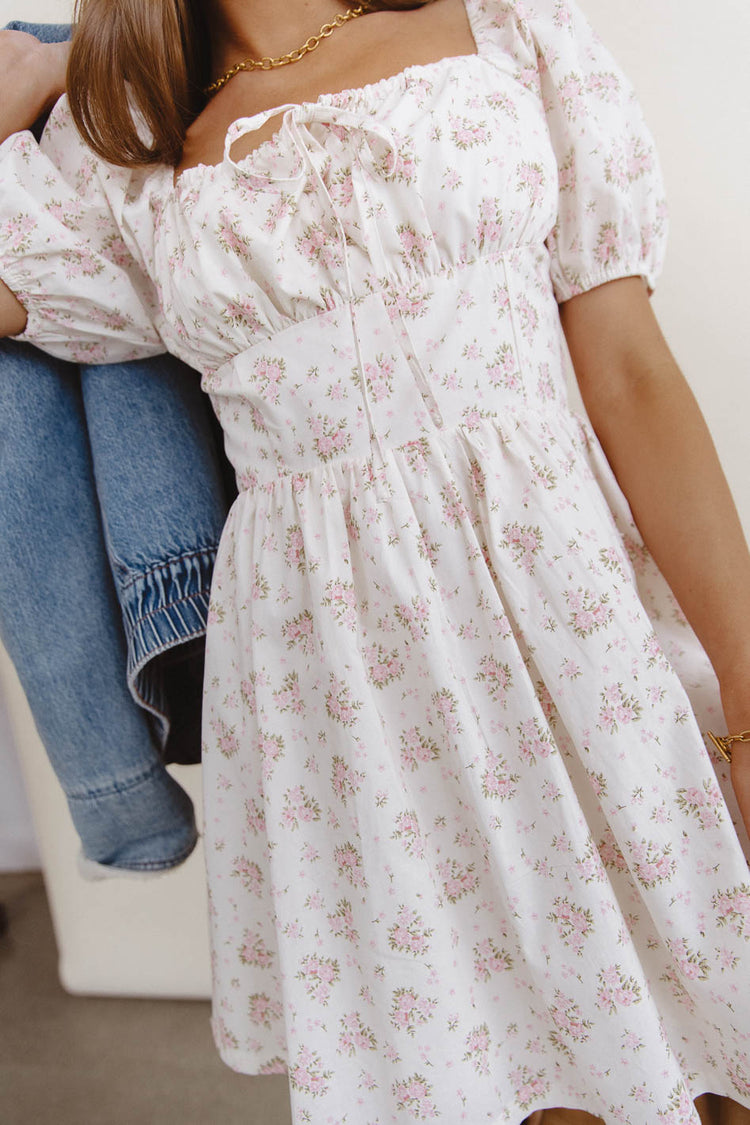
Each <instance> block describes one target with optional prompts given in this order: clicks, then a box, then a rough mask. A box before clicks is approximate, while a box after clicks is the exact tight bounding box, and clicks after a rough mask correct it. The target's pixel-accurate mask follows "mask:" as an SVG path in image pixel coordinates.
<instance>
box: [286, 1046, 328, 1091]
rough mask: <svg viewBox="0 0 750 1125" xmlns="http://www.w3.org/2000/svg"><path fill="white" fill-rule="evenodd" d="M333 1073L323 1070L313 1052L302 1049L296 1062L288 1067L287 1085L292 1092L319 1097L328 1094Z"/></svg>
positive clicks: (317, 1056) (318, 1056) (308, 1049)
mask: <svg viewBox="0 0 750 1125" xmlns="http://www.w3.org/2000/svg"><path fill="white" fill-rule="evenodd" d="M332 1077H333V1071H330V1070H323V1062H322V1060H321V1058H320V1055H318V1054H317V1053H316V1052H315V1051H312V1050H311V1049H310V1048H309V1047H303V1048H302V1049H301V1051H300V1052H299V1054H298V1055H297V1059H296V1061H295V1062H294V1063H293V1064H292V1066H290V1067H289V1084H290V1086H291V1087H292V1089H293V1090H299V1091H300V1092H301V1093H305V1094H310V1095H311V1096H312V1097H314V1098H315V1097H321V1096H322V1095H323V1094H326V1093H328V1089H329V1080H330V1079H331V1078H332Z"/></svg>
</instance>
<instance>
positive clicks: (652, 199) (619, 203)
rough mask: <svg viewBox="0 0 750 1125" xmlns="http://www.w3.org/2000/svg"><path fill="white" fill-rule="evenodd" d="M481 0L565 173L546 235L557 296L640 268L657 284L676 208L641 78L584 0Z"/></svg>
mask: <svg viewBox="0 0 750 1125" xmlns="http://www.w3.org/2000/svg"><path fill="white" fill-rule="evenodd" d="M478 3H479V5H480V9H481V17H480V21H479V26H480V33H483V34H484V35H485V36H486V38H487V39H490V38H492V37H494V40H495V42H496V43H500V42H501V43H502V44H503V46H504V48H505V49H506V50H510V51H511V53H512V54H513V55H514V56H515V60H516V62H517V65H518V74H519V78H520V80H521V81H522V82H524V84H526V85H531V86H532V87H535V88H536V90H537V92H538V95H539V97H540V98H541V100H542V104H543V107H544V112H545V115H546V119H547V125H548V129H549V136H550V140H551V143H552V147H553V149H554V153H555V157H556V160H557V167H558V180H559V183H558V212H557V219H556V221H555V225H554V228H553V229H552V231H551V232H550V234H549V236H548V239H547V246H548V248H549V250H550V253H551V259H552V265H551V273H552V282H553V286H554V290H555V295H556V297H557V300H558V301H559V302H562V301H566V300H568V299H569V298H570V297H573V296H575V295H576V294H578V293H583V292H585V291H586V290H588V289H593V288H594V287H595V286H597V285H602V284H603V283H605V282H607V281H614V280H616V279H617V278H621V277H629V276H634V275H641V276H642V277H643V278H644V279H645V280H646V283H647V285H648V288H649V292H651V291H653V289H654V286H655V284H656V279H657V277H658V275H659V273H660V272H661V268H662V265H663V261H664V254H665V249H666V235H667V207H666V200H665V194H664V187H663V182H662V176H661V170H660V167H659V160H658V156H657V153H656V148H655V145H654V141H653V138H652V136H651V133H650V131H649V129H648V127H647V126H646V123H645V121H644V117H643V112H642V109H641V106H640V104H639V102H638V99H637V96H636V94H635V91H634V89H633V86H632V85H631V83H630V82H629V81H628V79H627V78H626V76H625V75H624V74H623V72H622V70H621V69H620V67H619V66H618V64H617V63H616V62H615V60H614V59H613V57H612V55H611V54H610V53H609V51H608V50H607V48H606V47H605V46H604V44H603V43H602V41H601V39H600V38H599V36H598V35H597V33H596V32H595V31H594V29H593V28H592V27H591V25H590V23H589V22H588V20H587V18H586V17H585V15H584V14H583V12H582V11H581V9H580V8H579V7H578V5H577V4H576V3H575V0H478Z"/></svg>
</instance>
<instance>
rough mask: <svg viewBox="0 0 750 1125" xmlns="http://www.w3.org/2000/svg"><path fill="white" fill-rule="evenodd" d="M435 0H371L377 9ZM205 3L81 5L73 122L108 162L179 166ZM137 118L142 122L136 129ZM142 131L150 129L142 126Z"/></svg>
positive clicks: (203, 44)
mask: <svg viewBox="0 0 750 1125" xmlns="http://www.w3.org/2000/svg"><path fill="white" fill-rule="evenodd" d="M430 2H431V0H373V2H372V3H371V4H370V5H369V6H370V7H371V8H372V9H373V10H393V11H399V10H404V9H408V8H421V7H422V6H423V5H425V4H429V3H430ZM204 5H205V0H76V10H75V29H74V33H73V42H72V46H71V51H70V59H69V62H68V94H69V98H70V107H71V112H72V114H73V119H74V121H75V123H76V125H77V127H78V130H79V132H80V133H81V135H82V136H83V138H84V140H85V141H86V142H87V144H89V145H90V147H91V148H92V149H93V150H94V152H96V153H98V154H99V156H101V157H103V158H104V159H105V160H107V161H109V162H110V163H111V164H122V165H125V166H130V165H135V164H157V163H167V164H176V163H177V162H178V160H179V158H180V155H181V153H182V146H183V144H184V140H185V132H186V130H187V127H188V125H190V123H191V121H193V120H194V119H195V118H196V117H197V116H198V114H199V113H200V111H201V109H202V108H203V106H204V105H205V101H206V98H205V94H204V93H203V89H204V87H205V86H207V85H208V83H209V82H210V80H211V57H210V36H209V31H208V25H207V23H206V19H205V13H204ZM139 118H140V122H141V123H140V124H139ZM144 126H145V129H144Z"/></svg>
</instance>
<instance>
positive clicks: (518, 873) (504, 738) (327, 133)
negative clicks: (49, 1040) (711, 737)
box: [0, 0, 750, 1125]
mask: <svg viewBox="0 0 750 1125" xmlns="http://www.w3.org/2000/svg"><path fill="white" fill-rule="evenodd" d="M466 9H467V14H468V17H469V20H470V22H471V27H472V30H473V33H474V38H475V40H476V48H477V52H476V54H471V55H467V56H464V57H459V58H455V59H446V60H441V61H439V62H436V63H430V64H427V65H420V66H415V67H408V68H407V69H406V70H405V71H404V72H402V73H401V74H397V75H394V76H392V77H390V78H387V79H384V80H382V81H381V82H376V83H374V84H372V85H370V86H367V87H364V88H362V89H359V90H357V89H354V90H349V91H344V92H342V93H340V94H335V95H323V96H322V97H320V98H319V99H318V100H317V101H316V102H314V103H304V104H302V105H297V106H285V107H277V108H276V109H275V110H274V112H275V113H276V115H277V116H278V117H279V119H280V124H279V128H278V131H277V133H276V135H275V136H274V137H273V138H272V139H271V140H269V141H266V142H264V143H263V144H261V145H260V147H259V148H257V149H256V150H255V151H254V152H252V153H251V154H250V156H248V157H246V158H244V159H243V160H241V161H239V162H235V161H233V159H232V158H231V155H228V156H227V157H226V158H225V159H224V160H223V161H222V162H221V163H220V164H219V165H217V166H216V167H215V168H205V167H200V168H195V169H189V170H188V171H187V172H185V173H183V174H182V175H181V176H180V177H179V179H178V181H177V183H176V184H175V183H174V174H173V170H172V169H171V168H151V169H134V170H133V169H131V170H126V169H119V168H113V167H108V166H106V165H103V164H102V163H101V162H100V161H98V160H97V159H96V158H95V157H94V156H93V155H92V154H91V153H89V152H88V151H87V150H86V149H85V148H84V147H83V145H82V143H81V141H80V139H79V138H78V136H77V134H76V132H75V129H74V127H73V125H72V122H71V119H70V114H69V110H68V108H67V105H66V102H65V100H64V99H63V101H61V103H60V104H59V105H58V107H57V109H56V110H55V112H54V114H53V117H52V119H51V123H50V125H49V127H48V129H47V131H46V134H45V137H44V139H43V142H42V146H41V147H38V146H37V145H36V143H35V142H34V141H33V139H32V137H31V136H30V134H20V135H18V136H17V137H14V138H11V139H10V140H9V141H7V142H6V143H5V145H3V146H2V149H1V150H0V188H1V189H2V190H0V270H1V271H2V274H3V277H4V278H5V280H6V281H7V282H8V284H10V286H11V288H13V289H14V290H15V291H16V292H17V293H18V294H19V296H20V297H21V299H22V300H23V301H24V303H25V304H26V305H27V308H28V312H29V322H28V329H27V333H26V336H27V337H28V338H29V339H31V340H33V341H34V342H37V343H39V344H40V345H41V346H43V347H44V348H46V349H47V350H49V351H51V352H52V353H53V354H56V355H61V356H64V357H65V358H68V359H75V360H81V361H83V362H102V361H105V360H106V361H115V360H118V359H124V358H129V357H131V356H134V355H148V354H153V353H156V352H159V351H162V350H163V349H164V348H165V347H166V348H168V349H169V350H172V351H174V352H175V353H176V354H178V355H180V356H182V358H184V359H185V360H186V361H187V362H188V363H189V364H191V365H192V366H194V367H198V368H199V369H200V370H201V372H202V377H203V387H204V389H205V390H206V392H207V393H208V394H209V395H210V396H211V401H212V404H213V406H214V409H215V411H216V414H217V417H218V418H219V421H220V422H221V424H222V427H223V429H224V435H225V443H226V450H227V454H228V456H229V458H230V460H231V461H232V464H233V465H234V468H235V470H236V474H237V481H238V486H239V489H240V494H239V497H238V499H237V502H236V504H235V505H234V507H233V509H232V511H231V513H230V516H229V520H228V523H227V528H226V532H225V535H224V537H223V540H222V544H221V549H220V554H219V559H218V562H217V566H216V571H215V575H214V584H213V589H212V597H211V605H210V611H209V629H208V646H207V666H206V694H205V707H204V738H203V767H202V768H203V781H204V812H205V816H204V822H205V823H204V838H205V855H206V871H207V880H208V890H209V916H210V927H211V940H212V971H213V985H214V998H213V1015H212V1028H213V1033H214V1038H215V1042H216V1046H217V1049H218V1050H219V1052H220V1054H221V1057H222V1058H223V1059H224V1061H225V1062H226V1063H227V1064H228V1065H229V1066H231V1067H233V1068H234V1069H236V1070H238V1071H240V1072H242V1073H247V1074H276V1073H281V1072H286V1073H287V1074H288V1076H289V1082H290V1087H291V1095H292V1111H293V1116H294V1121H295V1125H303V1123H304V1125H343V1122H344V1121H345V1120H346V1121H347V1122H356V1125H386V1123H395V1125H409V1123H411V1122H416V1121H432V1120H441V1121H443V1122H472V1123H473V1122H480V1121H493V1122H494V1121H497V1122H503V1123H507V1125H520V1122H521V1121H522V1120H523V1118H524V1117H526V1116H527V1115H528V1114H529V1113H531V1112H533V1111H534V1110H536V1109H541V1108H544V1107H546V1106H555V1105H558V1106H559V1105H565V1106H573V1107H578V1108H581V1109H584V1108H585V1109H587V1110H588V1111H589V1112H590V1113H594V1114H597V1115H599V1116H601V1117H602V1118H604V1120H605V1121H607V1122H610V1121H611V1122H618V1123H623V1125H644V1122H646V1121H647V1122H648V1123H649V1125H651V1123H653V1125H662V1123H669V1125H698V1119H697V1114H696V1111H695V1109H694V1106H693V1098H694V1097H695V1096H696V1095H697V1094H699V1093H701V1092H703V1091H706V1090H714V1091H717V1092H725V1093H731V1094H732V1095H733V1096H734V1097H736V1098H737V1099H738V1100H739V1101H741V1102H742V1103H743V1104H744V1105H747V1106H748V1107H750V1059H749V1058H748V1043H749V1042H750V1022H749V1016H748V1006H747V1005H746V1004H743V1003H742V1002H741V998H742V996H744V995H745V993H746V990H747V989H746V980H747V957H748V949H749V948H750V879H748V873H747V859H746V854H745V851H747V852H748V854H750V845H749V843H748V841H747V839H746V837H745V835H744V830H743V829H742V828H741V826H740V824H739V820H738V814H737V809H736V804H735V803H734V798H733V795H732V791H731V786H730V784H729V777H728V774H727V772H726V770H725V769H724V767H723V765H722V764H721V763H718V762H714V761H712V760H711V759H710V758H709V756H708V754H707V752H706V749H705V747H704V743H703V740H702V738H701V733H700V724H704V723H705V724H706V725H708V724H709V723H710V724H711V725H716V724H717V722H718V723H719V725H720V719H718V716H719V715H720V711H719V699H718V693H717V689H716V684H715V681H714V680H713V678H712V674H711V670H710V668H709V666H708V663H707V661H706V659H705V656H704V654H703V653H702V652H701V650H700V647H699V646H698V644H697V641H696V639H695V637H694V636H693V635H692V633H691V631H690V630H689V628H688V627H687V625H686V623H685V622H684V619H683V618H682V616H681V614H680V613H679V610H678V609H677V607H676V604H675V602H674V599H673V598H672V596H671V593H670V591H669V590H668V588H667V587H666V585H665V583H664V580H663V578H662V577H661V575H660V574H659V573H658V571H657V569H656V567H655V565H654V563H653V560H652V559H651V557H650V555H649V553H648V551H647V549H646V548H645V546H644V544H643V543H642V541H641V539H640V536H639V534H638V531H637V529H636V528H635V526H634V524H633V521H632V517H631V514H630V512H629V509H628V506H627V504H626V503H625V501H624V498H623V497H622V494H621V493H620V491H619V489H618V487H617V484H616V482H615V480H614V478H613V476H612V473H611V470H610V468H609V466H608V465H607V463H606V460H605V459H604V456H603V454H602V451H601V449H600V447H599V445H598V442H597V441H596V438H595V437H594V435H593V434H592V433H591V431H590V429H589V427H588V425H587V423H586V422H585V421H584V420H581V419H579V418H577V417H575V416H574V415H573V414H572V413H571V412H570V411H569V408H568V405H567V393H566V386H565V377H564V364H563V355H564V345H563V340H562V336H561V328H560V320H559V316H558V309H557V305H558V302H560V301H565V300H567V299H569V298H570V297H572V296H574V295H576V294H577V293H580V292H583V291H585V290H587V289H590V288H592V287H594V286H597V285H600V284H602V283H604V282H606V281H611V280H614V279H616V278H620V277H627V276H631V275H634V274H635V275H641V276H643V277H644V278H645V279H646V281H647V283H648V285H649V286H650V287H653V285H654V283H655V280H656V277H657V275H658V272H659V268H660V264H661V260H662V257H663V251H664V241H665V234H666V209H665V205H664V198H663V192H662V188H661V182H660V178H659V170H658V160H657V157H656V154H655V151H654V146H653V142H652V140H651V137H650V134H649V133H648V130H647V129H646V128H645V126H644V124H643V120H642V116H641V113H640V110H639V107H638V104H637V101H636V99H635V96H634V94H633V91H632V88H631V87H630V85H629V84H628V82H627V80H626V79H625V78H624V76H623V75H622V74H621V73H620V71H619V69H618V67H617V66H616V64H615V63H614V62H613V60H612V59H611V57H610V56H609V54H608V53H607V51H606V49H605V48H604V47H603V45H602V44H601V43H600V41H599V40H598V39H597V37H596V36H595V35H594V33H593V32H592V30H591V28H590V27H589V26H588V24H587V23H586V20H585V18H584V17H583V15H582V13H581V12H580V10H579V9H578V7H577V6H576V4H575V3H574V0H523V3H521V0H466ZM264 120H265V117H264V115H263V114H261V115H259V116H258V117H256V118H249V119H248V118H242V119H240V120H239V121H237V122H235V123H234V124H233V125H232V126H231V128H230V138H231V139H232V140H234V139H237V138H238V137H239V136H241V135H243V134H244V133H250V132H252V131H253V130H254V129H256V128H258V127H259V126H260V125H261V124H262V123H263V121H264ZM56 286H57V287H58V291H55V287H56ZM743 848H744V849H745V851H743Z"/></svg>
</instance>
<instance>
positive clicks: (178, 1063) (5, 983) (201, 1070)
mask: <svg viewBox="0 0 750 1125" xmlns="http://www.w3.org/2000/svg"><path fill="white" fill-rule="evenodd" d="M0 904H2V905H3V906H4V907H5V913H6V915H7V921H8V927H7V930H6V931H5V933H4V934H0V1123H2V1125H290V1120H291V1118H290V1113H289V1099H288V1095H287V1083H286V1079H285V1078H283V1077H270V1078H248V1077H245V1076H243V1075H240V1074H236V1073H235V1072H234V1071H232V1070H230V1069H229V1068H228V1067H227V1066H225V1065H224V1064H223V1063H222V1062H221V1061H220V1059H219V1056H218V1055H217V1053H216V1049H215V1047H214V1045H213V1040H212V1038H211V1031H210V1028H209V1023H208V1017H209V1004H208V1003H207V1002H205V1003H204V1002H195V1001H182V1000H129V999H128V1000H117V999H115V1000H113V999H109V998H107V999H88V998H85V999H84V998H81V997H79V996H70V995H68V993H66V992H65V991H64V989H63V988H62V986H61V985H60V982H59V979H58V976H57V950H56V947H55V939H54V935H53V931H52V923H51V920H50V915H49V910H48V907H47V898H46V895H45V893H44V883H43V880H42V877H41V875H40V874H39V873H38V872H31V873H28V874H0Z"/></svg>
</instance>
